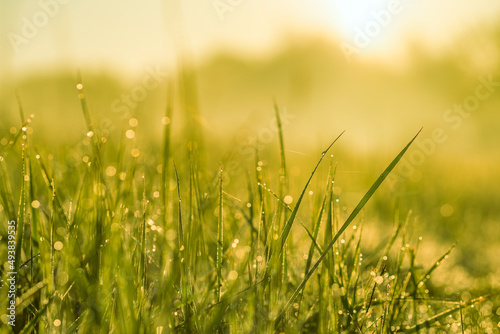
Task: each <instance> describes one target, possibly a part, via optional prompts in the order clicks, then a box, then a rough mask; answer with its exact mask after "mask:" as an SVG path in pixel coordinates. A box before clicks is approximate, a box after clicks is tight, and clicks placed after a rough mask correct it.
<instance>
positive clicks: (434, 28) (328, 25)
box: [0, 0, 500, 75]
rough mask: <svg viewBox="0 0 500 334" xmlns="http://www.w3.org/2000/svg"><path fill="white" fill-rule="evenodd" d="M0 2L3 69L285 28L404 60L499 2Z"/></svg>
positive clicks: (131, 66) (115, 64)
mask: <svg viewBox="0 0 500 334" xmlns="http://www.w3.org/2000/svg"><path fill="white" fill-rule="evenodd" d="M0 6H1V7H0V8H1V14H0V15H1V24H0V35H1V42H0V46H1V65H0V66H1V69H2V72H3V74H4V75H6V74H8V75H12V74H14V75H15V74H21V73H27V72H28V73H29V72H32V71H34V70H40V69H47V68H50V67H51V66H54V65H56V66H60V65H67V66H70V67H75V66H79V67H81V66H89V65H92V66H96V67H103V68H113V69H114V70H115V71H122V72H123V71H140V70H142V69H143V68H144V65H145V64H151V63H165V62H166V63H173V61H174V59H175V50H178V48H179V47H181V46H182V47H187V48H189V49H190V50H191V51H192V52H193V54H194V55H195V57H197V58H198V59H200V58H202V57H203V56H205V55H207V54H210V53H213V52H215V51H216V50H217V49H218V48H220V47H225V48H233V49H236V50H239V51H241V52H244V53H245V54H249V53H254V54H257V55H259V54H263V53H264V54H265V53H266V52H269V51H270V50H272V49H273V47H275V46H279V45H280V41H281V40H282V39H283V36H285V35H287V34H290V33H296V34H310V33H316V34H319V33H321V34H324V35H326V36H329V37H331V38H332V39H336V40H338V42H337V43H338V44H339V48H340V47H341V44H340V43H342V42H343V43H345V44H344V45H347V44H348V45H351V46H356V44H355V43H356V37H358V41H359V38H360V37H359V31H362V32H364V33H365V32H367V29H368V32H370V33H371V35H372V36H368V42H367V46H366V47H365V46H363V47H362V52H363V54H365V55H377V56H382V57H391V56H394V55H397V57H400V58H401V56H402V52H403V51H404V45H405V42H407V41H409V40H417V41H420V42H421V43H423V44H424V45H426V46H427V47H429V48H430V49H432V50H436V52H439V50H440V48H443V47H446V46H449V45H450V43H451V42H452V41H453V40H454V39H456V38H458V36H459V35H460V33H462V32H464V31H467V30H471V29H472V30H474V29H476V28H481V27H482V25H483V24H488V23H492V22H494V21H495V20H498V17H499V13H500V1H498V0H474V1H472V0H464V1H456V0H440V1H432V0H420V1H416V0H401V1H396V0H394V1H392V0H389V1H381V0H372V1H362V0H358V1H352V0H345V1H342V0H312V1H311V0H309V1H304V0H300V1H299V0H288V1H283V0H281V1H280V0H278V1H268V0H220V1H219V0H205V1H191V2H189V1H160V0H143V1H131V0H109V1H97V0H85V1H83V0H40V1H27V0H16V1H14V0H9V1H2V2H1V5H0ZM387 13H389V15H387ZM377 20H378V21H377ZM369 29H372V30H371V31H370V30H369ZM365 39H366V37H365ZM365 42H366V40H365ZM358 46H359V45H358Z"/></svg>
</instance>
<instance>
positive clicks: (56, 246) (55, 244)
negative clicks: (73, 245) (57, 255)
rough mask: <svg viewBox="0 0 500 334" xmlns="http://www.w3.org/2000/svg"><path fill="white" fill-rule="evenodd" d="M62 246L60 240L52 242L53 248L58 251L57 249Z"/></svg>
mask: <svg viewBox="0 0 500 334" xmlns="http://www.w3.org/2000/svg"><path fill="white" fill-rule="evenodd" d="M63 247H64V244H63V243H62V242H60V241H56V242H55V243H54V249H55V250H58V251H59V250H61V249H63Z"/></svg>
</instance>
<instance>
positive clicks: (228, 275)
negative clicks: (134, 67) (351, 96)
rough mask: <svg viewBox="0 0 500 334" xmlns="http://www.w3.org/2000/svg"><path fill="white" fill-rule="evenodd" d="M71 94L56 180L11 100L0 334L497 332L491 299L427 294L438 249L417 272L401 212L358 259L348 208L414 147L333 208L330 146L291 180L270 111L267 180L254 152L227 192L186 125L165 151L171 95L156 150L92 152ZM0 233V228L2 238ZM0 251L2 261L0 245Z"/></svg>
mask: <svg viewBox="0 0 500 334" xmlns="http://www.w3.org/2000/svg"><path fill="white" fill-rule="evenodd" d="M186 80H187V79H186ZM187 84H188V83H187ZM77 90H78V91H77V94H78V98H79V99H80V102H81V106H82V110H83V116H84V117H83V119H84V121H85V123H86V127H87V136H86V138H83V141H84V143H85V145H84V150H85V151H84V152H83V158H82V162H81V164H79V165H78V166H75V167H74V168H73V169H71V170H68V171H66V172H65V173H63V172H61V171H59V170H58V169H57V164H55V163H54V156H53V155H52V154H50V153H40V152H44V150H43V148H40V147H37V145H36V142H34V141H33V139H32V132H31V131H30V123H31V122H32V121H33V117H32V116H29V117H26V115H25V113H24V111H23V108H22V106H21V101H20V99H19V110H20V118H21V122H20V126H19V127H18V128H17V130H16V131H15V133H12V135H11V136H10V138H9V143H8V145H5V146H3V148H2V151H1V152H0V156H1V158H0V166H1V168H0V181H1V182H0V184H1V186H0V200H1V202H0V204H1V208H2V210H0V216H1V218H2V221H3V222H7V221H8V220H13V219H14V220H16V222H17V235H16V256H15V271H16V272H17V273H18V274H17V279H18V285H17V292H16V293H17V299H16V307H17V316H16V327H15V328H11V327H9V326H7V325H5V324H2V329H1V330H2V332H9V331H14V329H15V332H22V333H29V332H37V333H52V332H76V331H78V332H82V333H99V332H102V333H110V332H115V333H171V332H176V333H240V332H243V333H274V332H280V333H281V332H283V333H344V332H345V333H393V332H407V333H416V332H420V333H483V332H490V333H493V332H495V331H496V332H498V328H497V327H498V326H497V325H496V323H495V321H496V322H498V319H496V318H495V314H494V311H495V307H498V297H497V296H496V295H495V296H492V295H483V296H476V297H475V298H472V297H471V296H470V294H469V295H468V296H466V298H462V297H461V296H460V295H457V297H456V298H451V299H450V298H449V297H443V294H442V293H440V292H439V291H437V290H436V289H435V288H434V287H433V285H432V275H433V274H434V272H435V271H436V270H437V269H438V268H439V266H440V264H441V263H442V262H443V261H446V260H447V258H448V257H449V255H450V252H451V251H452V248H453V246H452V245H450V247H451V248H450V250H449V251H447V252H446V253H444V254H443V255H442V256H440V257H439V258H437V259H435V260H432V259H431V260H429V261H428V262H426V263H421V264H420V263H418V262H417V260H416V258H417V253H418V251H419V248H420V247H422V245H421V243H422V242H421V239H415V240H414V238H412V237H411V236H410V234H409V233H408V227H409V225H410V224H412V222H413V216H412V214H408V215H407V216H406V219H403V220H401V219H400V213H399V212H398V211H397V209H396V212H395V213H394V221H393V222H392V225H393V229H394V230H393V232H392V235H391V237H390V238H388V239H384V240H380V247H379V248H378V250H372V251H371V252H372V253H369V254H367V253H365V248H364V246H363V244H364V242H363V240H364V239H363V226H364V225H365V224H368V223H369V219H368V218H367V217H364V216H363V213H364V211H363V208H364V207H365V205H366V204H367V203H368V202H369V200H370V198H371V197H372V196H374V194H375V193H376V192H377V189H378V188H379V187H380V186H381V184H382V183H383V182H384V180H385V179H386V178H387V176H388V175H389V174H390V173H391V171H392V170H393V169H394V168H395V166H396V165H397V164H398V162H399V161H400V159H401V158H402V157H403V156H404V154H405V153H406V152H407V150H408V149H409V148H410V147H411V145H412V143H413V141H414V140H415V138H416V136H415V137H413V138H412V139H411V140H410V141H409V142H408V143H402V145H401V147H402V149H401V151H399V152H394V156H395V158H394V159H393V160H391V161H387V162H386V164H387V167H386V168H385V169H382V170H381V171H379V172H380V173H381V174H380V176H379V177H378V178H375V179H374V180H372V185H371V186H370V187H368V188H367V189H366V192H365V193H364V195H363V196H361V198H360V200H359V202H358V204H357V205H355V206H354V208H353V209H352V210H351V211H350V212H345V210H341V202H340V200H341V195H339V194H338V193H337V192H336V191H335V187H336V184H335V181H336V178H337V175H336V165H335V163H336V162H335V160H334V159H333V156H331V155H330V154H329V153H330V151H331V150H333V149H334V147H335V146H336V145H340V144H341V139H342V137H341V136H342V135H343V134H340V135H339V134H334V135H333V136H332V137H333V138H335V139H334V140H333V141H332V142H331V143H330V144H329V145H328V144H326V143H325V147H326V149H325V150H324V151H322V152H318V153H317V158H316V161H311V164H310V166H308V169H309V170H310V171H311V172H310V174H309V178H308V179H307V182H306V183H305V184H303V185H297V184H293V182H295V181H294V179H292V178H290V176H289V175H290V174H289V173H288V171H287V163H286V151H285V143H286V141H285V137H286V136H285V133H284V132H283V129H282V126H281V122H280V110H279V107H278V103H276V102H274V110H275V117H276V123H277V129H278V140H277V143H276V146H277V147H278V148H279V149H278V152H277V153H276V155H275V156H271V157H267V159H268V160H270V161H271V160H275V161H277V164H278V165H279V168H278V169H277V170H273V169H271V168H270V167H268V165H265V164H263V163H262V160H261V158H260V157H261V156H262V152H259V150H258V147H256V148H255V151H256V153H255V161H254V162H251V163H249V164H248V163H244V162H242V163H241V165H242V166H245V167H248V169H247V172H246V173H241V174H239V175H231V177H232V179H233V181H232V184H233V186H232V187H230V188H228V187H226V182H225V181H224V180H225V178H226V177H227V174H226V173H227V172H226V171H225V167H224V166H225V164H227V163H229V161H222V162H221V163H220V166H219V167H215V168H213V169H211V168H210V167H209V164H207V163H205V159H206V155H207V154H210V152H211V150H215V149H216V148H211V147H207V144H206V142H204V141H203V139H202V136H201V130H200V129H199V128H197V127H196V126H193V127H192V128H191V130H190V133H189V134H187V135H186V136H183V138H181V139H180V142H181V143H182V145H180V146H176V147H173V146H172V144H171V136H172V135H171V127H172V125H173V124H175V123H174V122H173V116H175V115H173V105H172V100H173V92H172V91H169V93H168V94H167V100H168V102H167V105H166V108H165V116H164V119H163V121H164V122H163V124H164V136H163V142H162V149H161V150H160V151H159V152H161V153H158V152H155V150H154V149H151V150H148V149H144V148H142V147H141V144H140V140H141V139H140V138H135V134H134V132H133V129H129V130H132V132H129V131H127V132H126V137H127V138H125V136H124V137H123V138H122V141H121V144H120V145H119V146H117V147H108V146H107V142H108V138H107V136H106V134H105V133H103V132H102V131H100V130H99V129H98V128H96V127H95V126H94V124H95V121H94V120H93V119H92V115H91V112H90V110H89V107H88V104H87V97H86V95H85V92H84V87H83V84H82V82H81V79H79V82H78V85H77ZM185 91H189V89H185ZM181 99H184V100H189V94H187V93H185V94H184V97H181ZM181 105H183V106H186V105H190V106H191V109H190V111H189V113H191V114H194V113H195V111H196V108H195V107H193V105H192V104H190V103H188V101H184V102H182V103H181ZM417 135H418V134H417ZM344 136H345V134H344ZM174 157H175V159H176V160H175V163H174V162H173V158H174ZM65 158H66V157H64V156H63V157H62V159H63V160H64V159H65ZM324 160H326V161H324ZM328 163H330V165H329V166H328ZM325 165H326V166H325ZM320 170H321V171H324V170H327V172H326V173H319V172H318V171H320ZM325 176H326V177H325ZM276 180H277V181H276ZM313 180H314V181H315V184H316V186H313V184H314V183H313V182H312V181H313ZM234 184H237V185H238V186H237V187H236V188H235V187H234ZM290 185H293V186H294V187H291V186H290ZM317 185H324V186H317ZM273 187H277V191H276V192H275V191H274V190H273ZM291 188H297V189H300V192H299V193H298V194H297V195H295V194H293V193H291V190H290V189H291ZM306 194H308V195H307V196H309V197H311V198H312V199H310V198H309V197H308V198H307V201H308V202H310V204H311V205H310V207H309V208H307V207H305V205H304V202H305V201H306ZM312 194H314V196H313V195H312ZM294 198H296V199H294ZM396 208H397V207H396ZM6 231H7V229H6V224H5V223H4V224H2V230H1V233H2V240H5V239H6ZM384 232H385V231H384ZM0 247H2V254H4V252H3V249H6V243H5V242H3V243H2V245H1V246H0ZM2 261H5V260H4V259H3V258H2ZM7 271H8V270H7V267H3V268H2V279H3V280H4V281H5V279H6V275H7ZM1 293H2V303H1V307H2V310H5V309H6V303H5V302H3V301H5V300H7V298H4V296H6V291H5V290H4V289H3V290H2V292H1ZM485 305H486V306H487V307H486V306H485ZM495 305H496V306H495ZM483 306H484V307H483ZM487 309H489V312H487V311H486V310H487ZM497 313H498V311H497ZM0 314H3V311H0ZM2 321H3V322H4V323H6V317H5V315H3V316H2Z"/></svg>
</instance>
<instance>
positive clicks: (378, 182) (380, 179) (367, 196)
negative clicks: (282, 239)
mask: <svg viewBox="0 0 500 334" xmlns="http://www.w3.org/2000/svg"><path fill="white" fill-rule="evenodd" d="M421 131H422V129H420V131H419V132H418V133H417V134H416V135H415V137H413V139H412V140H411V141H410V142H409V143H408V144H407V145H406V146H405V148H403V150H402V151H401V152H399V154H398V155H397V156H396V158H394V160H392V162H391V163H390V164H389V166H387V168H386V169H385V170H384V172H383V173H382V174H381V175H380V176H379V177H378V178H377V180H376V181H375V182H374V183H373V185H372V186H371V187H370V189H369V190H368V191H367V192H366V194H365V195H364V196H363V198H361V200H360V201H359V203H358V205H357V206H356V207H355V208H354V210H353V211H352V212H351V214H350V215H349V217H348V218H347V220H346V221H345V223H344V225H342V227H341V228H340V229H339V230H338V231H337V233H336V234H335V237H334V238H333V239H332V240H331V241H330V243H329V244H328V246H327V247H325V249H324V251H323V253H322V254H321V256H320V257H319V259H318V260H317V261H316V263H315V264H314V266H313V267H312V268H311V270H310V271H309V272H308V273H307V275H306V276H305V277H304V279H303V280H302V282H301V283H300V284H299V286H298V287H297V289H296V290H295V292H294V293H293V294H292V296H291V297H290V299H289V300H288V302H287V303H286V304H285V306H284V307H283V309H282V310H281V312H280V314H279V316H278V318H277V319H276V322H275V326H277V325H278V324H279V323H280V322H281V320H283V317H284V316H285V313H286V311H287V310H288V308H289V307H290V305H291V304H292V303H293V301H294V300H295V298H297V296H298V295H299V293H300V291H302V289H303V288H304V286H305V285H306V283H307V281H308V280H309V279H310V278H311V276H312V275H313V274H314V272H315V271H316V269H318V267H319V265H320V264H321V262H322V261H323V260H324V258H325V257H326V255H327V254H328V252H329V251H330V250H331V249H332V247H333V245H334V244H335V242H336V241H337V239H338V238H339V237H340V235H342V233H344V231H345V230H346V229H347V227H348V226H349V225H350V224H351V222H352V221H353V220H354V218H356V216H357V215H358V214H359V212H360V211H361V209H363V207H364V206H365V204H366V203H367V202H368V200H369V199H370V198H371V197H372V195H373V194H374V193H375V191H376V190H377V189H378V187H380V185H381V184H382V182H383V181H384V180H385V179H386V178H387V176H388V175H389V173H390V172H391V171H392V170H393V169H394V167H396V165H397V163H398V162H399V160H401V158H402V157H403V155H404V154H405V153H406V151H407V150H408V148H410V145H411V144H412V143H413V141H414V140H415V139H416V138H417V136H418V135H419V134H420V132H421ZM320 161H321V160H320ZM308 183H309V182H308ZM306 187H307V185H306ZM304 192H305V190H304V191H303V192H302V195H303V194H304ZM302 195H301V198H302ZM301 198H299V201H300V200H301ZM299 204H300V202H297V205H296V207H295V209H296V208H297V206H298V205H299ZM295 209H294V213H296V210H295ZM292 217H293V214H292V216H290V218H292ZM292 222H293V221H292Z"/></svg>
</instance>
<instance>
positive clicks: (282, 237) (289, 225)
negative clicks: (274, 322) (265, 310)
mask: <svg viewBox="0 0 500 334" xmlns="http://www.w3.org/2000/svg"><path fill="white" fill-rule="evenodd" d="M344 132H345V131H342V133H341V134H340V135H338V137H337V138H335V140H334V141H333V142H332V143H331V144H330V146H328V148H327V149H326V150H324V151H323V152H322V153H321V158H320V159H319V161H318V163H317V164H316V167H314V169H313V171H312V173H311V176H309V179H308V180H307V182H306V185H305V186H304V188H303V189H302V192H301V194H300V196H299V198H298V200H297V204H295V207H294V208H293V211H292V213H291V214H290V217H288V220H287V222H286V224H285V226H284V227H283V231H282V232H281V235H280V237H279V239H278V247H279V251H278V254H277V255H278V256H279V255H281V252H282V251H283V247H284V246H285V244H286V240H287V239H288V235H289V234H290V231H291V229H292V225H293V223H294V221H295V217H296V216H297V211H298V210H299V207H300V204H301V202H302V199H303V198H304V194H305V192H306V190H307V187H308V186H309V183H311V180H312V178H313V176H314V174H315V173H316V170H317V169H318V167H319V165H320V164H321V161H323V158H324V157H325V155H326V153H328V151H329V150H330V148H331V147H332V146H333V144H335V143H336V142H337V140H338V139H339V138H340V137H341V136H342V135H343V134H344ZM275 256H276V251H275V250H273V253H272V254H271V259H270V261H268V264H267V267H266V274H265V276H266V277H267V276H269V273H270V270H271V267H272V266H270V265H269V264H270V263H272V262H273V259H274V258H275Z"/></svg>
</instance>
